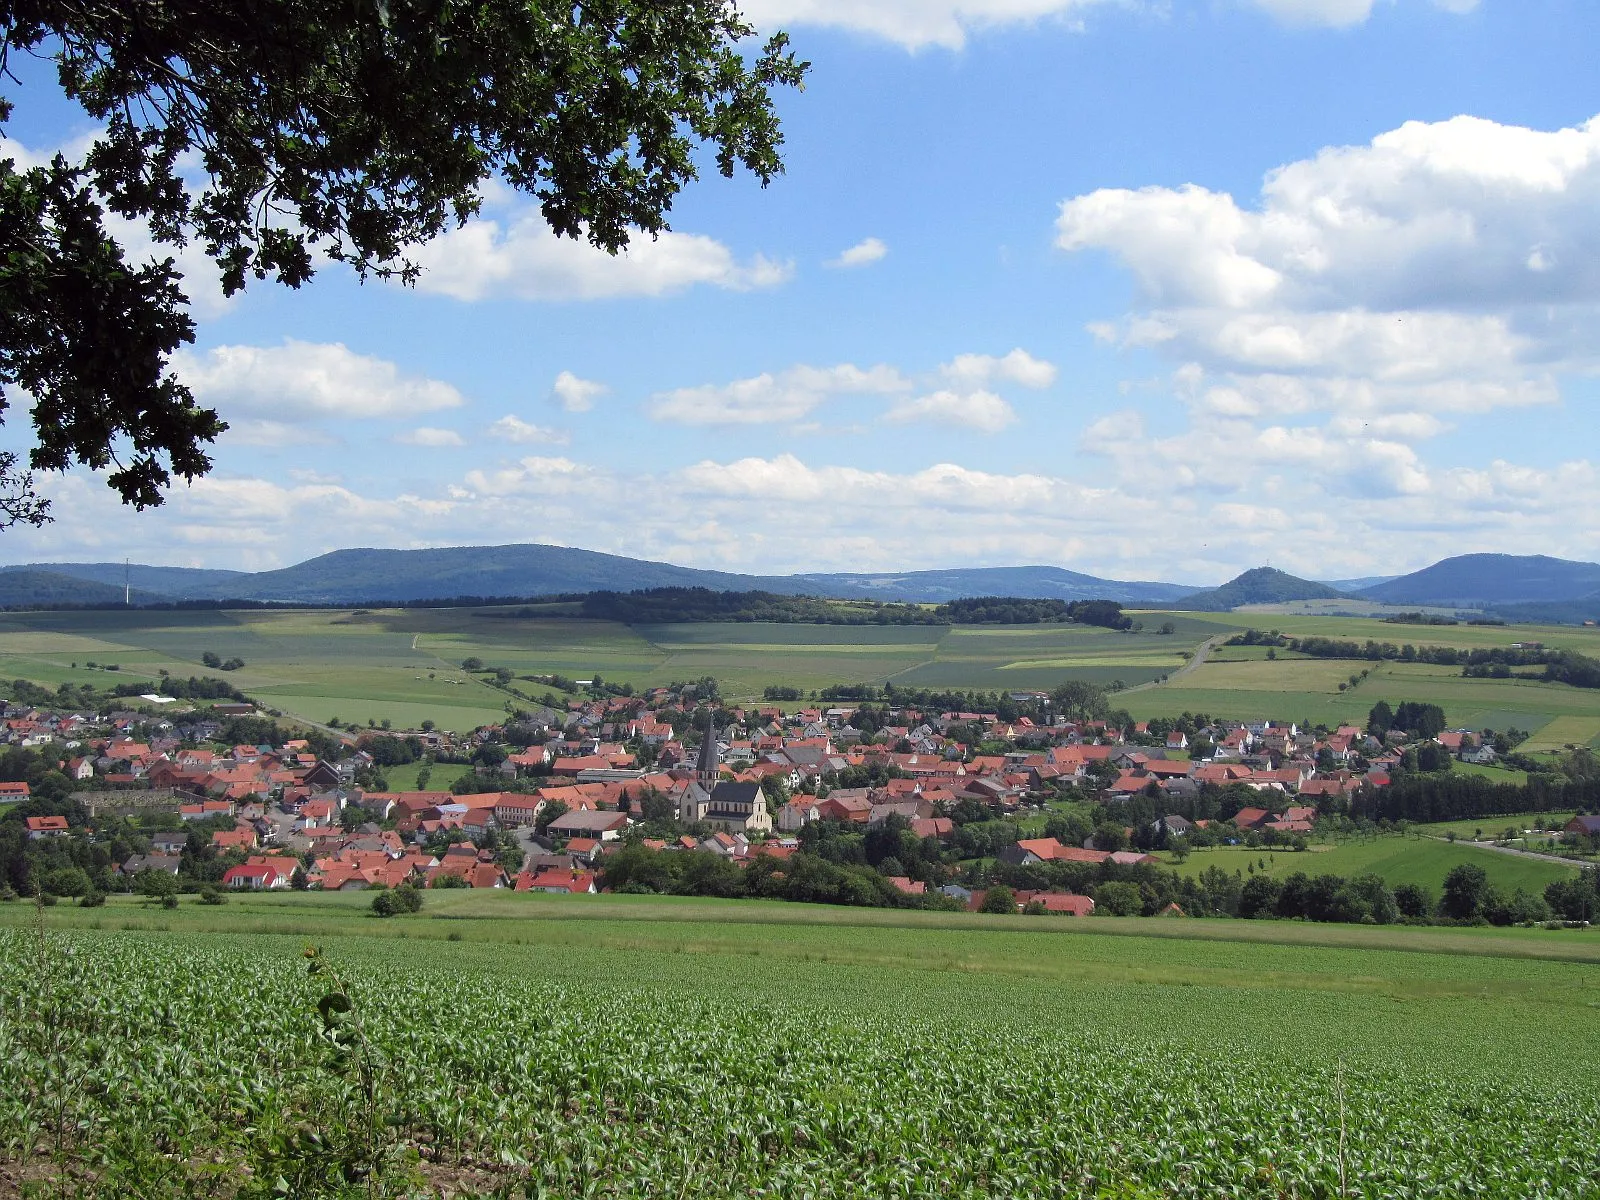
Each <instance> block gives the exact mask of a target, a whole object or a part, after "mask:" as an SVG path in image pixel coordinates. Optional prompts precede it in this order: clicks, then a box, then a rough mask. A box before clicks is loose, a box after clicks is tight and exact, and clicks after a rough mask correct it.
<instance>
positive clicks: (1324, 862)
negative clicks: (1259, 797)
mask: <svg viewBox="0 0 1600 1200" xmlns="http://www.w3.org/2000/svg"><path fill="white" fill-rule="evenodd" d="M1497 820H1499V821H1501V822H1502V825H1501V826H1495V825H1494V824H1493V822H1495V821H1497ZM1504 820H1505V819H1504V818H1495V817H1485V818H1484V819H1483V824H1484V827H1485V828H1486V829H1487V828H1501V827H1503V823H1504ZM1163 857H1166V856H1163ZM1461 863H1475V864H1476V865H1478V866H1480V867H1482V868H1483V869H1484V872H1485V873H1486V874H1487V875H1488V877H1489V882H1490V883H1492V884H1493V885H1494V886H1495V887H1498V888H1500V889H1502V890H1503V891H1506V892H1512V891H1515V890H1516V889H1517V888H1522V889H1524V890H1526V891H1529V892H1534V893H1542V892H1543V891H1544V889H1545V886H1546V885H1547V884H1550V883H1553V882H1555V881H1556V880H1558V879H1566V878H1568V877H1570V876H1571V875H1572V873H1573V872H1574V871H1575V870H1576V869H1577V868H1576V867H1564V866H1562V865H1561V864H1559V863H1551V862H1544V861H1542V860H1540V859H1535V858H1523V857H1520V856H1518V855H1515V854H1507V853H1505V852H1503V851H1500V850H1490V849H1486V848H1485V847H1482V846H1469V845H1464V844H1462V843H1460V842H1456V843H1451V842H1444V841H1438V840H1435V839H1433V838H1426V837H1416V836H1408V835H1402V834H1388V835H1379V836H1376V837H1371V838H1365V839H1360V840H1352V841H1345V842H1337V843H1333V844H1331V845H1329V844H1318V845H1314V846H1313V847H1312V848H1311V849H1309V850H1304V851H1293V850H1285V849H1277V850H1272V849H1268V848H1266V847H1260V848H1257V849H1254V850H1252V849H1248V848H1246V847H1243V846H1218V847H1216V848H1214V849H1201V850H1195V851H1193V852H1192V853H1191V854H1190V855H1189V856H1188V858H1187V859H1186V860H1185V861H1184V862H1182V863H1179V864H1172V865H1173V866H1174V869H1175V870H1177V871H1179V872H1181V873H1182V874H1185V875H1199V874H1200V873H1201V872H1202V871H1204V870H1205V869H1206V868H1207V867H1221V868H1222V869H1223V870H1224V871H1236V872H1239V873H1240V874H1243V875H1246V876H1248V875H1249V874H1250V870H1249V868H1250V867H1252V866H1253V867H1254V868H1255V873H1256V874H1258V875H1260V874H1266V875H1272V876H1275V877H1277V878H1280V879H1281V878H1282V877H1283V876H1285V875H1292V874H1294V873H1295V872H1296V871H1303V872H1305V874H1307V875H1343V876H1345V877H1346V878H1349V877H1352V876H1355V875H1367V874H1372V875H1380V876H1382V877H1383V880H1384V882H1385V883H1387V884H1388V885H1389V886H1390V887H1398V886H1400V885H1401V884H1402V883H1417V884H1421V885H1422V886H1423V887H1426V888H1428V889H1430V890H1431V891H1432V892H1433V893H1434V895H1435V896H1437V895H1438V893H1439V890H1440V889H1441V888H1442V887H1443V886H1444V877H1445V876H1446V875H1447V874H1449V872H1450V870H1451V868H1453V867H1456V866H1458V865H1460V864H1461Z"/></svg>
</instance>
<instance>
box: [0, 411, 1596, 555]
mask: <svg viewBox="0 0 1600 1200" xmlns="http://www.w3.org/2000/svg"><path fill="white" fill-rule="evenodd" d="M1151 424H1153V422H1149V421H1147V420H1146V419H1144V418H1142V417H1141V416H1140V415H1139V414H1138V413H1136V412H1117V413H1111V414H1107V416H1106V417H1105V418H1103V419H1102V420H1101V421H1099V422H1098V423H1097V425H1096V426H1095V430H1096V432H1097V434H1098V436H1099V439H1100V441H1099V443H1098V444H1097V445H1096V446H1094V447H1091V448H1092V449H1095V451H1096V452H1097V453H1100V454H1102V455H1104V456H1105V458H1106V460H1107V462H1108V463H1109V465H1110V467H1111V468H1112V470H1111V478H1109V479H1103V480H1097V481H1096V482H1094V483H1087V482H1085V481H1084V479H1085V477H1084V476H1082V475H1081V474H1080V473H1079V472H1078V471H1076V470H1075V471H1073V472H1072V474H1071V477H1068V475H1067V473H1066V472H1054V471H1039V470H1033V471H1028V470H1018V471H1010V472H1008V471H982V470H975V469H973V468H971V467H966V466H962V465H959V464H954V463H949V462H942V463H941V462H936V463H933V464H932V465H927V466H916V465H910V466H897V467H894V468H873V469H868V468H863V467H858V466H849V465H842V464H830V463H814V462H807V461H805V460H803V459H801V458H800V457H798V456H796V455H793V454H777V455H774V456H771V457H765V458H763V457H748V458H740V459H734V460H731V461H728V460H723V461H718V460H707V461H704V462H699V463H695V464H693V465H691V466H688V467H684V468H682V469H679V470H667V471H663V472H662V473H658V474H651V473H640V472H636V471H630V470H621V469H613V468H610V467H607V466H604V465H598V464H590V463H584V462H580V461H577V460H574V459H572V458H569V457H540V456H530V457H524V458H517V459H508V460H506V461H503V462H498V463H492V464H488V465H485V466H483V467H480V468H476V469H473V470H470V471H467V472H466V473H465V474H464V475H462V476H461V477H460V479H459V480H458V482H456V483H454V484H447V485H444V486H440V487H438V488H437V489H436V490H435V489H434V488H432V487H430V488H429V489H428V490H427V493H426V494H422V495H419V494H416V493H415V492H408V491H399V492H398V493H395V492H387V489H385V488H383V487H381V486H378V485H373V484H369V485H367V486H365V487H357V486H355V485H349V484H344V483H340V482H338V481H337V480H336V479H330V478H324V477H320V476H314V475H306V474H305V473H304V472H302V473H300V475H299V476H291V478H297V479H298V480H299V482H296V483H293V484H285V483H281V482H277V481H273V480H268V479H261V478H252V477H239V476H231V477H230V476H217V477H212V478H208V479H204V480H200V481H197V482H196V483H195V484H194V485H193V486H192V487H178V488H176V489H174V491H173V493H172V495H171V498H170V501H169V503H168V504H167V505H166V506H164V507H163V508H161V509H157V510H154V511H152V512H148V513H145V514H142V515H137V516H136V515H134V514H132V513H131V512H129V511H128V510H126V509H123V508H122V507H121V506H120V505H118V504H117V503H116V502H115V500H114V497H113V496H112V495H111V493H110V492H109V490H108V489H107V488H105V486H104V484H103V482H102V481H101V480H100V479H98V478H96V477H95V476H93V475H90V474H75V475H68V476H65V477H56V476H51V477H49V478H48V479H47V480H46V485H47V487H48V488H49V490H50V494H51V495H52V496H53V497H54V498H55V499H56V500H57V511H58V513H60V514H61V517H62V520H61V523H60V524H58V525H55V526H52V527H50V528H48V529H45V530H32V529H24V530H13V531H12V532H11V533H10V534H8V539H10V540H9V541H8V545H9V546H10V553H9V555H8V557H9V558H10V559H11V560H12V561H18V562H22V561H40V560H45V559H96V558H105V557H109V556H114V555H121V554H131V555H132V556H133V557H134V558H135V559H136V560H142V561H148V562H167V563H173V564H175V565H193V566H202V565H204V566H232V567H241V568H247V569H265V568H269V567H273V566H282V565H286V564H288V563H291V562H296V561H299V560H301V559H304V558H307V557H310V556H312V555H315V554H319V553H322V552H324V551H327V550H331V549H335V548H338V547H342V546H349V545H376V546H400V547H415V546H438V545H460V544H462V543H464V542H469V541H470V542H474V543H479V544H494V543H497V542H518V541H541V542H549V541H552V540H557V539H558V538H559V540H561V541H562V542H563V543H565V544H570V545H578V546H583V547H586V548H589V549H595V550H602V551H608V552H611V553H621V554H628V555H632V556H635V557H644V558H652V559H659V560H666V561H671V562H682V563H685V564H687V565H693V566H716V567H722V568H726V569H732V570H746V571H752V572H760V573H765V572H783V571H805V570H837V569H839V566H840V564H841V563H849V564H851V565H853V566H855V567H857V568H858V569H864V570H865V569H873V570H879V569H881V570H904V569H911V568H917V567H948V566H951V565H952V564H969V565H972V564H979V563H993V564H1008V563H1009V564H1015V563H1019V562H1054V563H1060V564H1063V565H1070V566H1073V567H1075V568H1077V569H1080V570H1086V571H1089V572H1091V573H1095V574H1102V575H1109V576H1113V577H1119V578H1168V579H1178V580H1185V581H1190V582H1196V583H1204V582H1218V581H1221V580H1222V579H1225V578H1227V577H1229V576H1230V575H1233V574H1235V573H1237V571H1239V570H1240V569H1242V568H1244V567H1247V566H1253V565H1259V564H1260V563H1261V562H1263V561H1264V560H1265V559H1267V558H1269V557H1270V558H1271V560H1272V562H1273V564H1274V565H1278V566H1282V567H1284V568H1285V569H1286V570H1290V571H1294V572H1295V573H1298V574H1304V575H1318V576H1321V577H1334V578H1337V577H1341V576H1347V575H1359V574H1368V573H1371V571H1372V570H1373V569H1374V568H1376V567H1382V568H1384V569H1388V570H1393V569H1400V568H1409V567H1416V566H1422V565H1424V564H1426V563H1427V562H1430V561H1433V560H1434V559H1437V558H1441V557H1444V556H1445V555H1448V554H1453V553H1461V552H1462V551H1463V550H1467V549H1485V550H1488V549H1496V548H1503V547H1505V546H1507V545H1515V546H1518V547H1520V548H1522V549H1525V550H1526V551H1528V552H1541V553H1548V554H1556V555H1561V556H1563V557H1569V558H1587V559H1593V558H1596V557H1600V531H1597V530H1596V529H1595V528H1594V527H1593V525H1592V523H1590V522H1585V521H1581V520H1580V521H1574V520H1573V518H1572V514H1573V512H1574V511H1578V512H1587V511H1592V510H1593V509H1594V508H1595V507H1597V506H1600V470H1597V469H1596V467H1595V465H1594V464H1592V463H1591V462H1588V461H1586V460H1583V459H1569V460H1565V461H1554V462H1550V463H1547V464H1543V465H1540V466H1537V467H1530V466H1526V465H1523V464H1518V463H1513V462H1508V461H1505V460H1498V459H1497V460H1494V461H1491V462H1489V463H1488V464H1487V465H1483V466H1476V467H1470V468H1467V467H1456V468H1445V469H1440V468H1430V467H1428V466H1427V465H1426V464H1424V463H1422V462H1421V461H1420V460H1419V458H1418V456H1417V455H1416V454H1415V452H1414V451H1413V450H1412V449H1411V448H1410V447H1408V446H1406V445H1404V444H1403V443H1402V442H1401V441H1398V440H1395V438H1393V437H1392V436H1390V431H1387V430H1378V431H1371V430H1368V431H1365V432H1364V433H1363V431H1360V430H1354V429H1346V430H1338V429H1334V428H1332V427H1330V426H1328V425H1313V424H1304V423H1301V424H1293V423H1289V422H1280V423H1275V424H1272V425H1268V426H1266V427H1264V428H1257V427H1256V426H1254V425H1252V424H1251V423H1249V422H1243V421H1235V422H1216V423H1212V424H1209V425H1206V426H1204V427H1202V428H1201V429H1200V430H1198V431H1196V433H1195V434H1193V435H1186V436H1176V435H1173V436H1162V437H1159V438H1157V439H1156V440H1153V441H1152V440H1150V439H1149V438H1148V437H1147V436H1146V429H1147V426H1149V425H1151ZM1410 432H1416V431H1414V430H1413V431H1410ZM1424 432H1426V431H1424ZM1088 440H1089V439H1087V438H1086V442H1087V441H1088ZM380 493H386V494H380ZM666 494H670V495H672V496H673V497H674V498H675V503H673V504H671V505H666V506H663V505H661V504H660V503H659V498H660V496H662V495H666ZM753 502H756V503H760V504H763V505H767V506H772V505H777V506H779V507H778V508H777V509H776V510H775V511H777V512H778V513H780V514H785V513H791V514H795V515H799V514H803V519H804V525H805V529H806V536H805V537H803V538H796V537H794V536H792V530H793V528H794V523H793V521H790V520H784V519H778V520H775V521H773V522H768V523H765V524H763V523H760V522H757V523H755V524H754V525H752V523H751V522H750V520H749V513H750V511H751V510H750V505H751V504H752V503H753ZM1397 508H1399V509H1402V510H1403V513H1404V518H1403V520H1397V518H1396V511H1397ZM685 513H689V514H692V517H691V518H690V519H685V517H684V514H685ZM930 523H931V524H932V526H933V527H936V528H937V529H938V530H939V536H938V537H936V538H930V537H929V536H928V535H927V530H928V529H929V528H930ZM463 530H470V531H471V536H470V537H468V536H464V535H463V533H462V531H463ZM557 531H559V532H557Z"/></svg>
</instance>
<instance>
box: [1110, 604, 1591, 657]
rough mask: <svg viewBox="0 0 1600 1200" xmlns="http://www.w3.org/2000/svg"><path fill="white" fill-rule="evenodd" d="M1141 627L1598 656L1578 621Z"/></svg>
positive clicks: (1255, 619)
mask: <svg viewBox="0 0 1600 1200" xmlns="http://www.w3.org/2000/svg"><path fill="white" fill-rule="evenodd" d="M1136 616H1137V617H1138V619H1139V620H1141V621H1143V622H1144V623H1145V625H1146V626H1147V627H1151V628H1153V627H1155V626H1158V625H1160V623H1161V622H1162V621H1164V620H1169V619H1176V618H1178V617H1180V616H1181V617H1184V618H1186V619H1187V620H1188V621H1190V622H1192V623H1193V624H1194V625H1195V626H1196V627H1198V628H1205V629H1209V631H1210V632H1211V633H1225V632H1228V631H1229V630H1235V629H1263V630H1269V629H1275V630H1277V631H1278V632H1279V633H1282V634H1285V635H1286V636H1288V637H1325V638H1336V639H1338V640H1340V641H1351V642H1367V641H1373V642H1393V643H1394V644H1395V645H1397V646H1403V645H1405V644H1406V643H1407V642H1410V643H1411V644H1412V645H1413V646H1452V647H1455V648H1456V649H1461V650H1487V649H1493V648H1495V647H1504V646H1510V645H1511V643H1512V642H1543V643H1544V644H1545V645H1546V646H1547V647H1549V648H1550V649H1553V650H1577V651H1580V652H1582V653H1584V654H1593V655H1600V629H1597V628H1594V627H1585V626H1580V625H1465V624H1462V625H1390V624H1389V623H1388V622H1386V621H1379V620H1374V619H1372V618H1370V617H1324V616H1297V615H1292V614H1280V613H1263V612H1251V611H1249V610H1239V611H1236V612H1223V613H1162V612H1145V613H1138V614H1136Z"/></svg>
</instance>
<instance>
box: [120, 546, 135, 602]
mask: <svg viewBox="0 0 1600 1200" xmlns="http://www.w3.org/2000/svg"><path fill="white" fill-rule="evenodd" d="M132 563H133V560H132V559H129V558H125V559H123V560H122V606H123V607H124V608H132V607H133V566H132Z"/></svg>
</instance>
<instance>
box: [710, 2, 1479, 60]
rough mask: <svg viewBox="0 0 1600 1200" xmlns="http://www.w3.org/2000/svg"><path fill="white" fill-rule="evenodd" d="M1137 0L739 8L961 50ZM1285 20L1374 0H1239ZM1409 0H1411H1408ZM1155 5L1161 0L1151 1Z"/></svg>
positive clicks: (1356, 17)
mask: <svg viewBox="0 0 1600 1200" xmlns="http://www.w3.org/2000/svg"><path fill="white" fill-rule="evenodd" d="M1137 2H1138V0H744V3H743V4H741V5H740V8H741V10H742V11H743V12H744V13H745V15H746V16H748V17H749V18H750V19H751V20H752V21H753V22H754V23H755V24H756V26H757V28H759V29H762V30H770V29H776V28H779V27H783V28H792V27H796V26H805V25H819V26H824V27H829V28H834V29H847V30H849V31H851V32H853V33H861V34H866V35H868V36H871V37H878V38H883V39H885V40H886V41H891V42H895V43H897V44H899V45H901V46H904V47H905V48H906V49H907V50H921V49H924V48H926V47H929V46H942V47H944V48H946V49H950V50H959V49H960V48H961V47H962V46H964V45H965V44H966V41H967V38H968V37H969V36H970V35H972V34H976V33H981V32H983V31H984V30H986V29H992V28H996V27H1002V26H1015V25H1024V24H1028V23H1035V22H1039V21H1044V20H1053V21H1056V22H1059V23H1064V24H1066V25H1068V26H1069V27H1072V28H1076V27H1078V26H1079V25H1080V24H1081V23H1082V20H1083V16H1084V14H1086V13H1087V12H1089V11H1090V10H1092V9H1095V8H1099V7H1104V6H1106V5H1107V4H1110V3H1121V4H1124V5H1127V4H1130V3H1137ZM1242 2H1243V3H1247V4H1253V5H1255V6H1256V7H1257V8H1260V9H1262V10H1263V11H1265V12H1266V13H1268V14H1269V15H1270V16H1272V17H1274V18H1275V19H1277V20H1279V21H1281V22H1282V23H1284V24H1286V25H1291V26H1296V25H1309V26H1328V27H1333V28H1344V27H1348V26H1351V25H1359V24H1361V23H1362V22H1363V21H1365V20H1366V19H1367V18H1368V17H1370V16H1371V15H1372V10H1373V7H1374V5H1375V2H1376V0H1242ZM1405 2H1407V3H1410V2H1413V0H1405ZM1416 2H1421V0H1416ZM1478 2H1479V0H1432V3H1433V5H1434V6H1435V7H1437V8H1440V9H1443V10H1444V11H1446V12H1454V13H1465V12H1471V11H1472V10H1473V9H1475V8H1477V6H1478ZM1151 7H1153V8H1155V9H1156V10H1157V11H1162V8H1163V6H1161V5H1152V6H1151Z"/></svg>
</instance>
